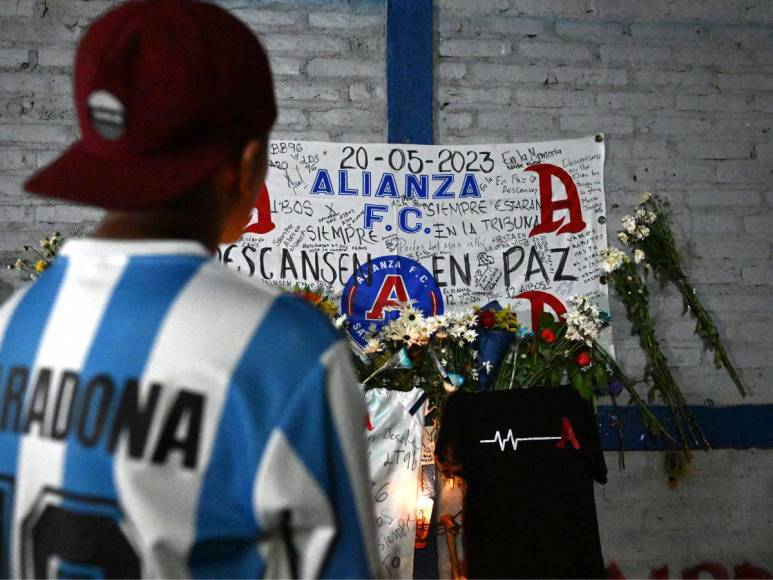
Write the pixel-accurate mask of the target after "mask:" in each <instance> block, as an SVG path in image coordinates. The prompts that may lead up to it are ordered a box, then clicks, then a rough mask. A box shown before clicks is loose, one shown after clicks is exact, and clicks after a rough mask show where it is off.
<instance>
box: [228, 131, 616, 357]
mask: <svg viewBox="0 0 773 580" xmlns="http://www.w3.org/2000/svg"><path fill="white" fill-rule="evenodd" d="M269 153H270V171H269V175H268V180H267V187H266V188H265V189H264V191H263V192H262V193H261V196H260V198H259V200H258V203H257V207H256V208H255V210H254V212H253V218H252V220H251V221H250V223H249V224H248V225H247V227H246V229H245V234H244V236H243V238H242V239H241V240H240V241H239V243H237V244H235V245H232V246H227V247H223V248H221V250H220V257H221V260H222V261H223V262H224V263H226V264H227V265H228V266H229V267H232V268H236V269H238V270H240V271H242V272H244V273H246V274H248V275H250V276H254V277H257V278H261V279H263V280H265V281H266V282H269V283H273V284H280V285H285V286H293V285H296V284H298V285H301V286H303V285H310V286H314V287H316V286H318V285H323V286H325V287H327V288H328V289H329V290H330V291H331V292H333V293H335V294H336V295H340V296H341V311H342V312H344V313H346V314H347V315H348V316H349V319H350V332H351V334H352V336H353V338H354V339H355V340H357V341H358V342H360V343H363V342H364V340H365V336H366V334H367V332H368V329H369V328H371V327H372V326H373V325H375V326H376V327H379V326H381V325H382V324H383V323H384V321H385V320H387V319H388V318H389V317H390V316H395V315H396V313H395V312H393V311H390V310H386V311H385V310H384V307H385V306H390V305H393V304H395V303H396V302H398V301H402V300H414V301H415V302H416V305H417V306H418V307H419V308H421V309H422V310H423V311H425V312H426V313H427V314H440V313H442V312H443V311H444V310H450V309H455V308H459V307H467V306H471V305H474V304H478V305H483V304H486V303H487V302H490V301H491V300H498V301H499V302H500V303H501V304H503V305H505V304H513V305H514V307H515V308H516V309H517V310H518V312H519V314H520V315H521V318H522V320H523V321H524V322H531V321H533V320H537V319H538V317H539V314H540V313H541V312H542V311H544V310H547V311H549V312H552V313H554V314H558V315H560V314H561V313H562V312H563V310H564V308H565V304H566V299H567V298H568V297H569V296H571V295H574V294H587V295H589V296H590V297H591V298H592V299H593V300H594V301H595V302H596V303H597V304H598V305H599V306H600V307H601V308H602V309H603V310H606V311H609V307H608V296H607V288H606V285H605V284H604V283H603V282H604V281H603V278H602V271H601V269H600V261H599V259H598V257H597V256H598V250H600V249H601V248H603V247H605V246H606V243H607V242H606V227H605V225H604V224H605V221H606V208H605V203H604V179H603V176H604V170H603V169H604V145H603V138H602V137H601V136H590V137H584V138H580V139H571V140H562V141H549V142H542V143H518V144H499V145H463V146H429V145H427V146H422V145H388V144H345V143H321V142H306V141H272V142H271V144H270V152H269Z"/></svg>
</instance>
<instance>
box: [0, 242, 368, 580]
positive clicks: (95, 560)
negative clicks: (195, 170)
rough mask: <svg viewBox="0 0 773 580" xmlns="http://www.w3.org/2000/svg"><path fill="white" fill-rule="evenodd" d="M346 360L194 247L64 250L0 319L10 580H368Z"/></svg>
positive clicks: (321, 331)
mask: <svg viewBox="0 0 773 580" xmlns="http://www.w3.org/2000/svg"><path fill="white" fill-rule="evenodd" d="M347 349H348V346H347V345H346V343H345V341H344V340H343V339H342V338H341V336H340V334H339V333H338V332H337V331H335V329H333V328H332V326H331V325H330V324H329V323H328V322H327V320H326V319H325V318H324V316H322V315H321V314H319V313H318V312H317V311H316V310H314V309H313V308H312V307H311V306H309V305H307V304H305V303H304V302H303V301H301V300H299V299H297V298H295V297H292V296H289V295H283V294H279V293H277V292H273V291H271V290H268V289H265V288H262V287H259V286H256V285H255V284H254V283H253V282H251V281H250V280H248V279H246V278H243V277H241V276H239V275H238V274H235V273H233V272H231V271H229V270H228V269H226V268H224V267H222V266H221V265H219V264H217V263H216V262H215V261H214V260H212V259H211V256H210V255H209V254H208V253H207V251H206V250H205V249H204V247H203V246H201V245H199V244H198V243H196V242H184V241H138V242H133V241H132V242H129V241H102V240H75V241H69V242H68V243H67V244H66V245H65V247H64V249H63V251H62V254H61V255H60V257H59V258H57V260H56V261H55V262H54V264H53V265H52V266H51V267H50V268H49V269H48V270H46V271H45V272H44V273H43V275H42V276H41V277H40V278H39V279H38V280H37V281H36V282H35V283H33V284H31V285H29V286H27V287H26V288H24V289H22V290H21V291H20V292H18V293H16V294H14V295H13V296H12V297H11V298H10V299H9V300H8V301H7V302H6V303H5V304H4V305H2V307H0V576H6V577H7V576H13V577H33V576H34V577H70V578H73V577H94V578H96V577H105V578H107V577H189V576H190V577H232V578H236V577H277V576H284V577H289V576H295V577H304V578H307V577H316V576H321V577H336V578H343V577H369V576H371V575H372V574H373V573H374V571H375V570H376V567H377V565H378V563H377V559H376V553H375V552H376V550H375V540H374V532H373V530H374V524H373V511H372V505H371V503H370V499H369V481H368V473H367V462H366V455H365V437H364V432H363V431H364V424H363V417H364V415H365V408H364V403H363V400H362V394H361V392H360V391H359V389H358V388H357V380H356V378H355V376H354V373H353V371H352V368H351V365H350V362H349V358H348V353H347Z"/></svg>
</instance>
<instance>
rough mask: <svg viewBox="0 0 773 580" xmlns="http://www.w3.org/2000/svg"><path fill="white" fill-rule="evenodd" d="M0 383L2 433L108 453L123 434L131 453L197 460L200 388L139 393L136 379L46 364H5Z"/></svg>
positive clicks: (190, 464)
mask: <svg viewBox="0 0 773 580" xmlns="http://www.w3.org/2000/svg"><path fill="white" fill-rule="evenodd" d="M57 374H58V375H59V376H57ZM3 382H4V385H3V386H4V389H3V391H2V401H1V403H0V431H12V432H16V433H25V434H32V435H37V436H39V437H44V438H47V439H53V440H58V441H63V440H65V439H69V440H71V441H77V442H78V443H80V444H81V445H83V446H84V447H97V446H101V447H103V448H104V449H106V450H107V451H108V452H109V453H111V454H113V453H115V450H116V449H117V448H118V445H119V443H120V442H121V440H125V444H124V445H123V446H122V450H124V452H125V453H127V454H128V455H129V456H130V457H132V458H135V459H143V458H144V459H147V460H149V461H151V462H153V463H165V462H166V461H167V460H169V459H170V457H171V456H173V455H176V456H178V457H179V460H180V462H181V464H182V465H183V466H184V467H187V468H190V469H195V467H196V465H197V464H198V455H199V446H200V437H201V427H202V425H201V423H202V416H203V413H204V407H205V405H206V397H205V396H204V395H202V394H200V393H195V392H192V391H189V390H185V389H180V390H176V391H175V392H173V393H169V392H164V391H166V390H167V387H164V386H163V385H161V384H159V383H153V384H151V385H149V387H148V388H147V390H145V389H143V392H142V393H140V388H139V382H138V380H137V379H134V378H130V379H128V380H127V381H126V382H125V383H124V384H122V385H121V384H118V383H117V381H115V380H114V379H113V378H112V377H110V376H109V375H107V374H98V375H96V376H92V377H88V378H84V377H81V376H80V375H79V374H78V373H76V372H72V371H64V372H62V373H55V372H54V371H53V370H52V369H50V368H45V367H42V368H39V369H35V372H30V369H29V368H27V367H23V366H16V367H11V368H10V369H8V371H7V375H6V378H5V380H4V381H3ZM167 399H168V400H169V403H168V404H160V402H161V401H166V400H167ZM151 431H152V432H153V433H154V434H155V435H154V436H153V437H151V436H150V435H151Z"/></svg>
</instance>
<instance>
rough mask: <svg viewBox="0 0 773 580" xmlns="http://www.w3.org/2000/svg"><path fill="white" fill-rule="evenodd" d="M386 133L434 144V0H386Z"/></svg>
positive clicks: (401, 139) (392, 138) (400, 139)
mask: <svg viewBox="0 0 773 580" xmlns="http://www.w3.org/2000/svg"><path fill="white" fill-rule="evenodd" d="M386 28H387V32H386V44H387V51H386V52H387V56H386V58H387V62H386V68H387V79H386V81H387V135H388V137H387V138H388V141H389V142H390V143H416V144H421V145H430V144H432V101H433V97H432V0H387V22H386Z"/></svg>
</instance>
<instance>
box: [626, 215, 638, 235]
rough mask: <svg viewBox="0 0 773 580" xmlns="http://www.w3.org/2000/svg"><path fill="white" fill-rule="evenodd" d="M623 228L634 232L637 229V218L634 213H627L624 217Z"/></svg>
mask: <svg viewBox="0 0 773 580" xmlns="http://www.w3.org/2000/svg"><path fill="white" fill-rule="evenodd" d="M623 229H624V230H625V231H626V232H628V233H629V234H632V233H634V232H635V231H636V218H635V217H633V216H632V215H627V216H625V217H624V218H623Z"/></svg>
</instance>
